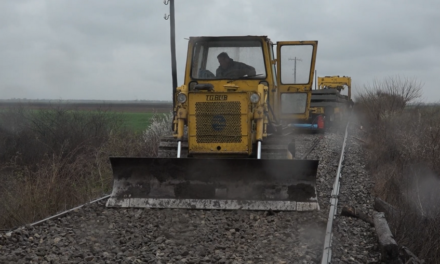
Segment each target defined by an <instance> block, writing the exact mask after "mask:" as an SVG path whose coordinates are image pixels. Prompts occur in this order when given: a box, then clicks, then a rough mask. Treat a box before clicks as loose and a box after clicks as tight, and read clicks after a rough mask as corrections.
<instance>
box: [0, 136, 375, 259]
mask: <svg viewBox="0 0 440 264" xmlns="http://www.w3.org/2000/svg"><path fill="white" fill-rule="evenodd" d="M352 130H353V131H354V132H355V128H353V129H351V131H352ZM341 132H343V131H339V132H328V133H326V134H308V135H300V136H298V139H297V143H296V145H297V152H298V154H297V156H301V155H302V154H304V153H305V152H306V151H307V150H308V148H309V147H310V146H312V144H313V143H314V142H315V140H319V143H318V144H317V146H316V147H315V149H314V150H313V151H312V152H311V153H310V154H309V155H308V156H307V159H320V165H319V170H318V175H317V191H318V199H319V203H320V207H321V210H320V211H316V212H272V211H267V212H264V211H220V210H177V209H132V208H128V209H127V208H120V209H113V208H110V209H107V208H105V201H100V202H97V203H94V204H90V205H86V206H84V207H82V208H80V209H78V210H75V211H73V212H71V213H69V214H67V215H65V216H62V217H60V218H57V219H54V220H49V221H47V222H44V223H42V224H39V225H36V226H33V227H31V226H28V227H24V228H20V229H18V230H16V231H14V232H7V233H0V263H88V262H89V263H320V261H321V255H322V250H323V243H324V236H325V228H326V222H327V218H328V208H329V199H330V193H331V188H332V185H333V182H334V177H335V176H336V170H337V165H338V161H339V155H340V150H341V145H342V139H343V134H342V133H341ZM347 148H348V151H349V152H348V154H346V162H345V164H346V166H347V167H346V168H344V170H343V176H344V177H345V178H344V180H343V181H342V183H341V197H340V206H342V205H347V204H348V205H351V206H358V207H360V208H365V210H369V209H371V205H372V204H371V201H372V199H371V197H370V195H369V193H368V188H369V185H368V184H371V183H369V182H367V181H363V180H362V179H361V178H368V177H366V174H365V173H366V172H365V170H364V167H363V164H362V162H361V160H362V157H361V156H360V152H361V150H360V146H358V145H357V144H356V142H355V141H353V139H351V137H350V139H349V141H348V145H347ZM358 156H359V157H358ZM350 175H351V176H350ZM363 184H366V185H363ZM334 231H335V238H334V262H332V263H356V262H359V263H368V262H370V263H374V261H375V260H377V258H378V253H377V249H376V248H377V246H376V244H377V243H376V241H375V238H374V229H372V228H371V227H370V226H369V225H368V224H366V223H364V222H363V221H362V220H358V219H351V218H348V217H339V216H338V217H337V218H336V223H335V225H334Z"/></svg>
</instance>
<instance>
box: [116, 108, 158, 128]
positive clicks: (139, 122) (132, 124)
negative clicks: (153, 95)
mask: <svg viewBox="0 0 440 264" xmlns="http://www.w3.org/2000/svg"><path fill="white" fill-rule="evenodd" d="M118 115H119V116H120V118H121V119H122V120H123V123H124V126H126V127H127V129H129V130H132V131H134V132H137V133H141V132H143V131H145V130H146V129H147V128H148V127H149V126H150V124H151V119H152V118H153V117H154V116H155V113H139V112H137V113H135V112H119V113H118Z"/></svg>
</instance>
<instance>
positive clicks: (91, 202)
mask: <svg viewBox="0 0 440 264" xmlns="http://www.w3.org/2000/svg"><path fill="white" fill-rule="evenodd" d="M109 197H110V195H105V196H103V197H100V198H98V199H95V200H92V201H90V202H87V203H85V204H82V205H79V206H76V207H74V208H71V209H68V210H66V211H63V212H61V213H58V214H55V215H52V216H49V217H46V218H44V219H42V220H38V221H36V222H33V223H31V224H26V225H23V226H20V227H17V228H13V229H10V230H9V231H6V233H8V232H14V231H16V230H20V229H21V228H23V227H26V226H35V225H38V224H41V223H43V222H46V221H49V220H52V219H56V218H58V217H60V216H63V215H65V214H68V213H70V212H72V211H75V210H77V209H79V208H81V207H83V206H85V205H89V204H93V203H96V202H99V201H102V200H105V199H107V198H109Z"/></svg>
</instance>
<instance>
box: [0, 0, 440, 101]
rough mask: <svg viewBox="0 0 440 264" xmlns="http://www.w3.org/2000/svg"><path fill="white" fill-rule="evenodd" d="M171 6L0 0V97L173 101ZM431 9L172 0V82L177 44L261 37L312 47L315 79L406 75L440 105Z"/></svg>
mask: <svg viewBox="0 0 440 264" xmlns="http://www.w3.org/2000/svg"><path fill="white" fill-rule="evenodd" d="M428 3H429V4H428ZM168 8H169V7H168V6H165V5H163V3H162V0H149V1H144V0H132V1H120V0H106V1H101V0H88V1H86V0H75V1H69V0H46V1H44V0H41V1H31V0H29V1H25V0H14V1H2V2H0V31H1V34H0V93H1V95H2V96H1V97H2V98H12V97H26V98H48V99H53V98H55V99H59V98H62V99H127V100H129V99H158V100H171V84H172V81H171V71H170V69H171V63H170V62H171V57H170V46H169V34H170V32H169V21H165V20H164V19H163V15H164V14H165V13H168ZM438 10H440V2H438V1H426V2H423V3H422V2H416V1H409V0H387V1H380V0H371V1H353V0H340V1H324V0H311V1H288V0H283V1H282V0H279V1H272V2H268V1H262V0H245V1H234V0H216V1H214V0H213V1H206V0H191V1H189V0H187V1H176V48H177V62H178V78H179V84H181V83H182V82H183V76H184V67H185V60H186V50H187V40H185V39H184V38H187V37H189V36H200V35H268V36H269V37H270V38H271V39H272V40H273V41H281V40H318V41H319V47H318V61H317V66H316V67H317V70H318V75H348V76H351V77H352V79H353V82H354V83H355V84H356V87H362V86H363V84H365V83H368V82H369V81H371V80H372V79H374V78H377V77H382V76H388V75H394V74H400V75H408V76H411V77H415V78H418V79H421V80H422V81H423V82H424V83H425V87H424V95H425V97H426V98H427V99H429V100H431V101H439V98H440V91H437V89H436V84H437V83H438V81H437V79H438V78H437V76H438V73H437V72H438V70H439V66H438V65H439V64H438V62H437V58H438V57H439V55H440V34H438V33H437V31H438V29H437V26H436V25H439V24H440V15H439V14H438Z"/></svg>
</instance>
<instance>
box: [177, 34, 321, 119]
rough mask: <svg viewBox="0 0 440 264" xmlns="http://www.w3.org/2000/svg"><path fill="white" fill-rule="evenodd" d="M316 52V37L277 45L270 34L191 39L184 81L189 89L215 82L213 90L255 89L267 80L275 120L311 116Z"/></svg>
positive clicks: (272, 116)
mask: <svg viewBox="0 0 440 264" xmlns="http://www.w3.org/2000/svg"><path fill="white" fill-rule="evenodd" d="M316 50H317V41H286V42H277V43H276V44H274V43H272V41H271V40H270V39H269V38H267V37H266V36H243V37H192V38H190V39H189V46H188V58H187V64H186V74H185V84H186V85H187V86H188V88H189V92H193V91H196V92H197V91H198V90H199V89H200V85H199V86H198V88H196V85H198V84H203V83H210V84H212V85H213V87H212V89H211V90H210V91H209V92H226V91H232V90H234V88H236V89H235V90H234V92H252V91H254V92H256V91H257V86H258V84H263V85H265V86H267V88H268V94H267V96H268V101H267V104H268V105H269V107H270V108H271V113H269V114H270V117H269V118H270V120H277V121H278V120H280V121H281V120H286V121H289V120H295V119H307V118H308V115H309V111H308V109H309V106H310V97H311V96H310V91H311V87H312V81H313V73H314V68H315V60H316ZM275 52H276V53H275ZM275 54H276V57H275ZM225 56H226V57H227V58H226V59H225ZM213 98H215V97H213Z"/></svg>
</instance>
